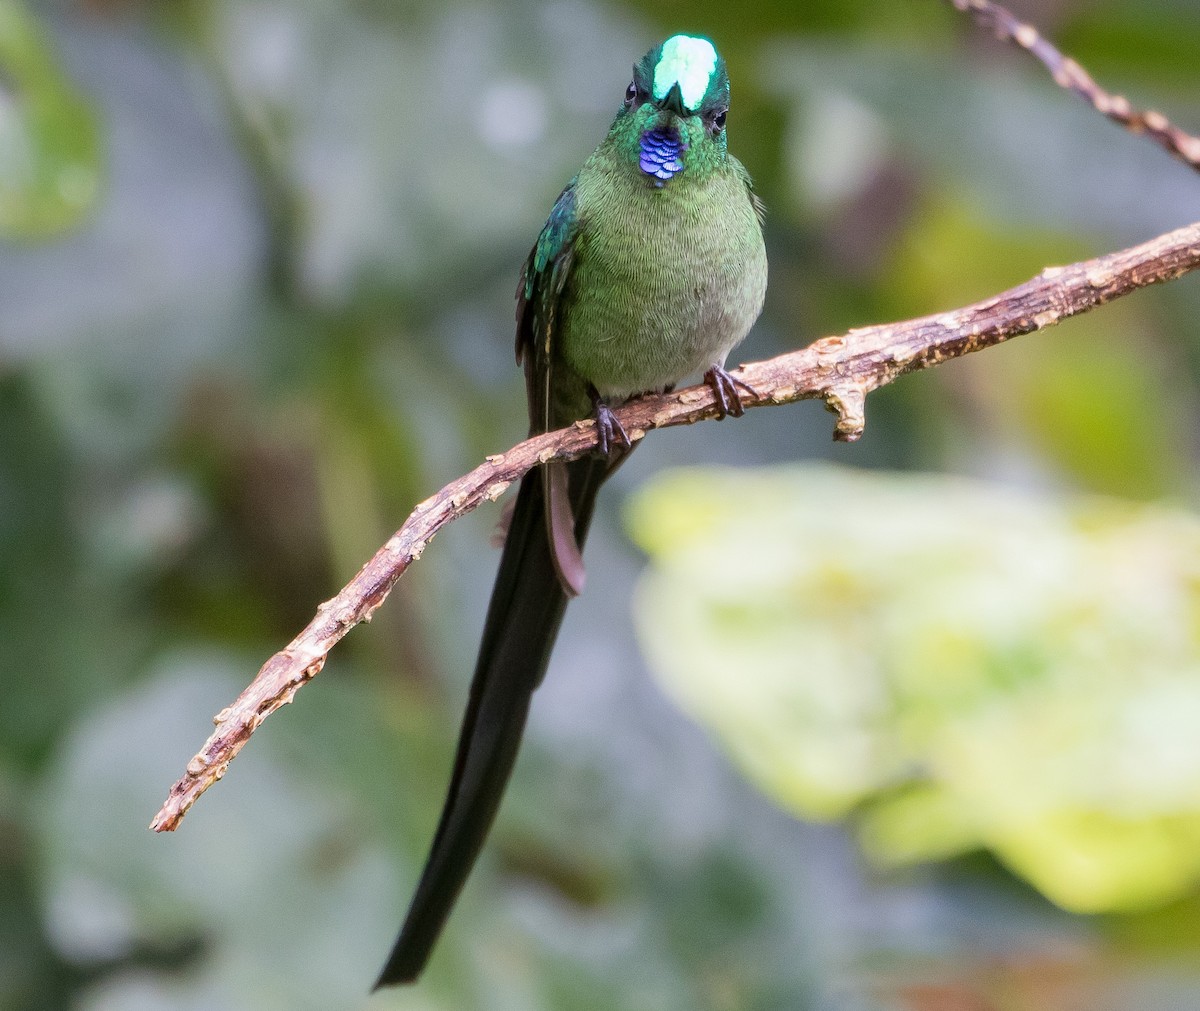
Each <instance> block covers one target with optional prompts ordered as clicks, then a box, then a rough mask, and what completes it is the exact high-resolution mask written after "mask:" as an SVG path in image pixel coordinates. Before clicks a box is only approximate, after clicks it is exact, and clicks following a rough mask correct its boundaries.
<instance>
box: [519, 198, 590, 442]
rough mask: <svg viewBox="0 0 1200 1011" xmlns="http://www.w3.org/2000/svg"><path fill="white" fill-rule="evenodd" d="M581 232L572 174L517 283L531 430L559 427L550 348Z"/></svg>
mask: <svg viewBox="0 0 1200 1011" xmlns="http://www.w3.org/2000/svg"><path fill="white" fill-rule="evenodd" d="M578 232H579V221H578V217H577V216H576V212H575V180H574V179H572V180H571V181H570V182H569V183H567V186H566V188H565V189H564V190H563V191H562V193H560V194H559V195H558V199H557V200H556V201H555V202H554V207H553V209H552V210H551V211H550V217H549V218H547V219H546V224H545V225H544V226H543V227H542V231H541V234H540V235H539V236H538V240H537V242H536V243H535V244H534V247H533V249H531V250H530V251H529V256H528V258H527V259H526V260H525V266H524V267H522V268H521V281H520V283H519V284H518V285H517V364H518V365H524V366H525V388H526V395H527V397H528V399H529V434H530V435H537V434H538V433H540V432H546V431H549V430H550V429H551V428H552V427H555V426H553V425H552V424H551V417H550V415H551V409H552V397H551V389H552V387H551V383H552V382H553V376H552V361H553V355H552V350H553V346H554V338H555V332H556V330H557V329H558V324H559V310H560V308H561V304H562V294H563V290H564V288H566V285H567V279H568V278H569V277H570V275H571V267H572V265H573V263H574V260H575V238H576V236H577V234H578Z"/></svg>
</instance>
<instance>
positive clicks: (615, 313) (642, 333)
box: [559, 180, 766, 400]
mask: <svg viewBox="0 0 1200 1011" xmlns="http://www.w3.org/2000/svg"><path fill="white" fill-rule="evenodd" d="M734 182H735V183H736V185H737V186H738V187H739V188H740V192H739V191H737V190H733V191H731V192H723V193H722V192H718V193H715V194H712V197H713V200H714V203H715V204H716V205H717V206H718V207H719V210H720V211H721V212H723V213H716V214H715V216H713V215H709V214H706V213H705V211H706V209H707V208H706V203H707V201H704V200H700V201H696V200H693V201H692V202H691V204H690V206H688V207H687V208H686V209H683V210H682V211H681V209H680V208H679V207H678V206H674V205H673V204H671V203H669V202H667V201H663V200H661V199H660V198H661V197H662V196H665V195H666V194H665V193H662V192H661V191H659V192H652V193H649V194H648V196H649V198H650V199H649V200H647V201H645V202H644V204H643V205H641V206H634V207H632V208H630V209H629V210H628V211H627V213H625V214H623V215H618V216H614V217H613V219H612V220H609V221H607V222H605V227H603V228H600V227H597V228H596V229H595V231H594V234H590V235H585V236H582V237H581V241H580V242H579V245H578V248H577V251H576V255H577V260H576V267H575V271H574V274H573V277H572V281H571V286H570V291H569V292H567V293H566V296H567V297H566V298H565V299H564V303H563V317H562V328H561V331H560V345H559V347H560V350H559V353H560V354H561V355H562V357H563V359H564V360H565V362H566V364H567V365H568V366H570V368H571V369H572V370H573V371H574V372H576V373H577V374H578V375H579V376H581V377H582V378H584V379H585V380H587V381H588V382H590V383H591V384H592V385H593V386H595V387H596V389H597V391H598V392H599V393H600V395H601V396H602V397H604V398H605V399H607V400H617V399H621V398H624V397H628V396H630V395H632V394H635V393H643V392H646V391H650V390H661V389H663V388H665V387H667V386H671V385H673V384H675V383H678V382H679V381H680V380H682V379H684V378H686V377H687V376H689V375H693V374H695V373H698V372H702V371H704V370H706V369H708V368H710V367H711V366H713V365H718V364H723V363H724V361H725V356H726V355H727V354H728V353H729V352H730V350H731V349H732V348H733V347H734V346H735V345H736V344H738V343H739V342H740V341H741V340H742V338H743V337H745V336H746V333H747V332H748V331H749V329H750V327H751V325H752V324H753V323H754V321H755V319H756V318H757V317H758V314H759V312H760V310H761V309H762V302H763V296H764V294H765V291H766V254H765V252H764V250H763V243H762V232H761V229H760V228H759V225H758V222H757V220H756V219H755V217H754V213H753V210H752V208H751V206H750V201H749V200H748V199H747V197H746V194H745V187H744V184H743V183H741V182H740V180H734ZM731 208H732V209H733V212H732V213H731ZM716 209H717V208H714V211H715V210H716ZM714 221H715V225H714V224H713V223H712V222H714Z"/></svg>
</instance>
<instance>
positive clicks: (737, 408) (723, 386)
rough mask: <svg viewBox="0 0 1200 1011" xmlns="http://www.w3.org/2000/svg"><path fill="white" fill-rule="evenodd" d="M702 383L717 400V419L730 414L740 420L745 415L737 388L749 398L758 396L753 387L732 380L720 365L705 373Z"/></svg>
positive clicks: (738, 380)
mask: <svg viewBox="0 0 1200 1011" xmlns="http://www.w3.org/2000/svg"><path fill="white" fill-rule="evenodd" d="M704 381H705V382H706V383H707V384H708V386H709V388H710V389H711V390H712V391H713V395H714V396H715V397H716V398H717V417H719V418H725V417H728V416H729V415H731V414H732V415H733V416H734V417H735V418H740V417H741V416H742V415H743V414H745V413H746V408H745V407H743V406H742V395H741V394H740V393H739V392H738V387H739V386H740V387H741V388H742V389H743V390H745V391H746V392H747V393H749V394H750V396H752V397H757V396H758V391H757V390H756V389H754V387H753V386H751V385H749V384H748V383H744V382H742V381H741V380H740V379H736V378H734V377H733V376H731V375H730V374H729V373H728V372H726V371H725V370H724V369H723V368H722V367H721V366H720V365H714V366H713V367H712V368H711V369H709V370H708V371H707V372H705V373H704Z"/></svg>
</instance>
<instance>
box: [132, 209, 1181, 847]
mask: <svg viewBox="0 0 1200 1011" xmlns="http://www.w3.org/2000/svg"><path fill="white" fill-rule="evenodd" d="M1198 266H1200V223H1198V224H1194V225H1189V226H1188V227H1186V228H1180V229H1177V230H1176V231H1174V232H1170V233H1168V234H1166V235H1162V236H1159V237H1158V238H1156V239H1152V240H1151V241H1149V242H1146V243H1143V244H1142V245H1140V246H1134V247H1133V248H1131V249H1126V250H1123V251H1121V252H1117V253H1111V254H1109V255H1108V256H1101V257H1098V258H1097V259H1094V260H1085V261H1083V262H1082V263H1075V264H1072V265H1071V266H1068V267H1050V268H1047V269H1046V270H1044V271H1042V273H1041V274H1039V275H1038V276H1037V277H1035V278H1033V279H1032V280H1030V281H1028V282H1027V283H1025V284H1022V285H1020V286H1019V287H1016V288H1012V289H1010V290H1008V291H1005V292H1002V293H1001V294H999V295H996V296H994V297H992V298H988V299H984V300H983V301H981V302H976V303H975V304H974V305H968V306H965V307H963V308H961V309H955V310H952V311H950V312H944V313H939V314H937V315H933V316H924V317H922V318H920V319H914V320H909V321H907V322H904V323H892V324H887V325H883V326H872V327H867V328H864V329H861V330H852V331H850V332H849V333H846V334H843V335H841V336H838V337H825V338H822V339H821V340H819V341H817V342H816V343H814V344H812V345H810V346H809V347H807V348H805V349H804V350H802V351H793V352H789V353H788V354H784V355H780V356H779V357H777V358H772V359H769V360H768V361H763V362H755V363H753V364H751V365H745V366H743V367H742V368H741V369H740V370H739V371H738V372H736V373H735V375H736V376H737V378H739V379H740V380H741V381H742V382H745V383H746V384H748V385H749V386H750V387H752V388H753V389H754V390H755V395H754V396H752V397H751V396H744V397H743V403H744V404H745V406H746V407H747V408H752V407H764V406H767V405H771V404H788V403H792V402H793V401H797V400H805V399H812V398H816V397H820V398H822V399H824V400H825V403H826V404H827V405H828V406H829V408H830V409H831V410H833V411H834V413H836V414H837V416H838V420H837V424H836V427H835V430H834V437H835V438H837V439H841V440H844V441H853V440H855V439H857V438H858V437H859V436H860V435H861V434H862V431H863V425H864V401H865V398H866V395H867V393H869V392H870V391H871V390H874V389H877V388H878V387H880V386H883V385H884V384H886V383H890V382H891V381H892V380H893V379H896V378H897V377H898V376H901V375H903V374H904V373H906V372H913V371H916V370H917V369H924V368H928V367H930V366H932V365H938V364H940V363H942V362H944V361H947V360H949V359H951V358H957V357H959V356H961V355H965V354H968V353H969V352H972V351H980V350H982V349H983V348H987V347H991V346H992V345H994V344H1000V343H1002V342H1003V341H1006V340H1008V339H1009V338H1011V337H1016V336H1018V335H1020V334H1025V333H1030V332H1032V331H1035V330H1044V329H1045V328H1046V327H1049V326H1053V325H1054V324H1055V323H1058V322H1060V321H1061V320H1064V319H1066V318H1068V317H1070V316H1076V315H1078V314H1080V313H1083V312H1087V311H1088V310H1090V309H1094V308H1095V307H1096V306H1099V305H1103V304H1104V303H1105V302H1109V301H1111V300H1112V299H1115V298H1120V297H1121V296H1123V295H1127V294H1129V293H1130V292H1132V291H1136V290H1137V289H1139V288H1145V287H1147V286H1149V285H1152V284H1159V283H1161V282H1163V281H1169V280H1172V279H1173V278H1177V277H1180V276H1181V275H1183V274H1186V273H1188V272H1189V271H1191V270H1195V269H1196V268H1197V267H1198ZM615 413H616V415H617V418H618V419H619V420H620V422H621V424H622V426H623V427H624V428H625V431H626V432H628V433H629V435H630V438H631V439H635V440H636V439H641V438H643V437H644V436H645V434H646V432H647V431H649V430H650V429H654V428H668V427H671V426H673V425H690V424H692V423H693V422H697V421H704V420H708V419H711V418H715V417H717V409H716V405H715V402H714V398H713V393H712V390H711V389H710V388H709V387H708V386H703V385H702V386H693V387H689V388H688V389H686V390H681V391H679V392H677V393H673V394H665V395H661V396H650V397H644V398H642V399H639V400H635V401H633V402H631V403H629V404H626V405H625V406H623V407H621V408H618V409H617V411H616V412H615ZM595 443H596V437H595V425H594V423H593V422H591V421H585V422H577V423H576V424H575V425H573V426H571V427H570V428H565V429H562V430H561V431H557V432H549V433H547V434H545V435H539V436H537V437H535V438H532V439H527V440H526V441H525V442H522V443H520V444H519V445H517V446H515V447H513V448H512V449H510V450H509V451H508V452H507V453H503V454H500V455H497V456H489V457H488V458H487V460H485V461H484V462H483V463H481V464H480V465H479V466H478V467H476V468H475V469H474V470H473V471H471V472H470V473H469V474H466V475H464V476H463V477H461V478H459V479H458V480H457V481H453V482H451V483H450V484H448V485H446V487H445V488H443V489H442V490H441V491H439V492H438V493H437V494H436V495H434V496H433V497H432V498H429V499H426V500H425V501H424V502H422V503H421V504H420V505H418V506H417V507H416V509H414V510H413V512H412V514H411V515H410V516H409V517H408V519H407V520H405V522H404V525H403V526H402V527H401V528H400V529H399V530H398V531H396V533H395V534H394V535H393V536H392V537H391V539H390V540H389V541H388V542H387V543H386V544H385V545H384V546H383V547H382V548H380V549H379V551H378V552H376V554H375V556H374V557H373V558H372V559H371V560H370V561H369V562H367V564H366V565H365V566H363V568H362V570H361V571H360V572H359V573H358V575H357V576H355V577H354V579H352V580H351V581H350V582H349V583H348V584H347V585H346V586H345V587H344V588H343V589H342V591H341V592H340V593H339V594H338V595H337V596H336V597H334V598H333V599H332V600H330V601H328V602H327V603H325V604H322V605H321V606H320V608H319V609H318V611H317V616H316V617H315V618H314V619H313V620H312V621H311V622H310V623H309V625H308V627H307V628H305V629H304V631H303V632H301V633H300V634H299V635H298V636H297V637H296V638H295V639H293V640H292V641H291V642H290V643H289V644H288V645H287V647H286V648H285V649H283V650H282V651H280V652H279V653H276V654H275V655H274V656H273V657H271V659H270V660H268V661H267V662H266V664H264V665H263V668H262V670H260V671H259V673H258V676H257V677H256V678H255V679H254V681H253V683H252V684H250V686H249V687H248V688H246V690H245V691H244V692H242V694H241V695H240V696H239V697H238V699H237V701H236V702H234V703H233V705H231V706H229V707H228V708H226V709H223V710H221V712H219V713H218V714H217V715H216V718H215V720H214V722H215V723H216V730H215V731H214V732H213V735H212V736H211V737H210V738H209V739H208V740H207V741H206V742H205V744H204V747H203V748H201V750H200V753H199V754H197V755H196V756H195V757H194V758H193V759H192V760H191V761H190V762H189V763H188V766H187V772H186V773H185V775H184V776H183V778H182V779H180V780H179V781H178V782H177V783H175V785H174V786H173V787H172V788H171V792H170V795H169V796H168V797H167V800H166V803H164V804H163V807H162V809H161V810H160V811H159V812H158V814H157V815H156V816H155V818H154V821H153V822H152V823H151V825H150V827H151V828H153V829H154V830H155V831H159V832H162V831H170V830H172V829H174V828H176V827H177V826H178V825H179V822H180V820H181V819H182V818H183V816H184V814H185V813H186V812H187V810H188V808H190V807H191V806H192V804H193V803H195V801H196V799H197V798H198V797H199V796H200V795H201V794H202V793H203V792H204V791H205V790H207V789H208V787H210V786H211V785H212V784H213V783H215V782H216V781H217V780H218V779H220V778H221V777H222V776H223V775H224V773H225V770H226V768H227V767H228V766H229V763H230V761H231V760H232V759H233V758H234V756H235V755H237V753H238V752H239V751H240V750H241V749H242V747H243V746H244V745H245V744H246V742H247V741H249V739H250V735H251V734H253V733H254V731H255V730H256V729H257V728H258V725H259V724H260V723H262V721H263V720H264V719H266V718H267V717H268V716H269V715H270V714H271V713H273V712H274V711H275V710H276V709H278V708H279V707H280V706H282V705H284V704H286V703H288V702H291V701H292V698H293V697H294V695H295V694H296V691H297V689H298V688H300V686H301V685H303V684H305V683H306V682H307V681H309V680H311V679H312V678H313V677H314V676H315V675H316V674H317V673H318V672H319V671H320V670H321V668H322V667H323V666H324V664H325V658H326V656H327V655H328V653H329V651H330V650H331V649H332V648H333V646H334V645H335V644H336V643H337V642H338V640H339V639H341V638H342V636H344V635H345V634H346V633H347V632H348V631H350V629H351V628H353V627H354V626H355V625H357V624H358V623H359V622H362V621H367V620H369V619H370V617H371V615H372V614H373V613H374V611H375V609H376V608H377V607H379V605H380V604H382V603H383V601H384V599H385V598H386V597H387V595H388V593H389V591H390V590H391V589H392V587H393V586H394V585H395V583H396V580H398V579H399V578H400V576H401V575H403V574H404V572H405V570H406V569H407V568H408V567H409V565H410V564H411V563H412V562H414V561H415V560H416V559H418V558H419V557H420V556H421V552H422V551H424V550H425V547H426V545H428V543H429V542H430V540H431V539H432V538H433V536H434V535H435V534H436V533H437V532H438V531H439V530H441V529H442V527H444V526H446V524H448V523H451V522H453V521H454V520H456V519H458V518H459V517H460V516H464V515H466V514H467V513H469V512H471V511H472V510H473V509H475V508H476V507H477V506H478V505H480V504H481V503H483V502H486V501H490V500H493V499H495V498H498V497H499V496H500V495H501V494H502V493H503V492H504V490H505V489H506V488H508V486H509V485H510V484H512V483H513V482H514V481H518V480H520V478H521V477H522V475H524V474H525V473H526V472H527V471H528V470H530V469H531V468H533V467H535V466H536V465H537V464H538V463H544V462H545V461H547V460H554V459H559V460H571V459H575V458H577V457H579V456H583V455H584V454H586V453H589V452H591V451H592V450H593V448H594V446H595Z"/></svg>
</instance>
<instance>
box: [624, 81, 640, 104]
mask: <svg viewBox="0 0 1200 1011" xmlns="http://www.w3.org/2000/svg"><path fill="white" fill-rule="evenodd" d="M637 95H638V90H637V85H636V84H634V83H633V82H632V81H630V82H629V87H628V88H626V89H625V108H626V109H628V108H629V107H630V106H631V105H633V102H634V99H636V98H637Z"/></svg>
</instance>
